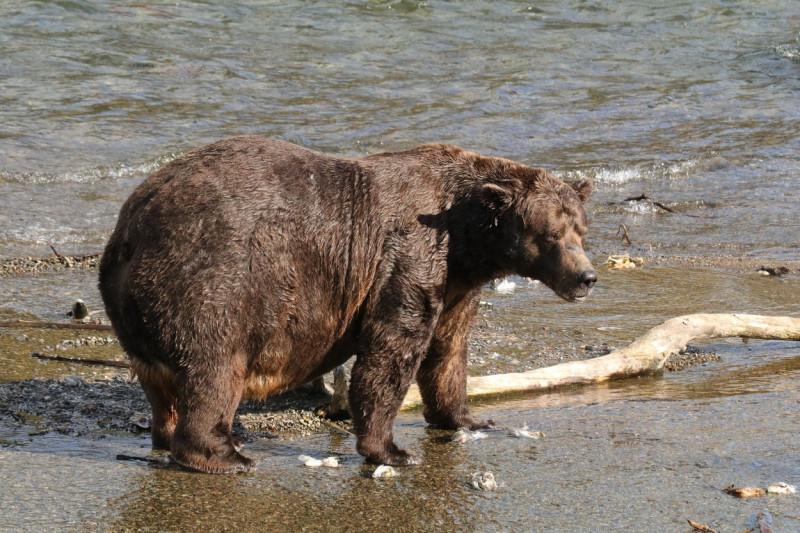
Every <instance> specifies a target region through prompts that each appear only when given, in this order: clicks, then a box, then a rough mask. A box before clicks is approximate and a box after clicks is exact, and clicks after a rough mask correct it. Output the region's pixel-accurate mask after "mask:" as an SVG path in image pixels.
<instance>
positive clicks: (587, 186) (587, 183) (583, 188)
mask: <svg viewBox="0 0 800 533" xmlns="http://www.w3.org/2000/svg"><path fill="white" fill-rule="evenodd" d="M572 188H573V189H575V192H576V193H578V198H580V199H581V202H586V200H588V199H589V195H591V194H592V189H594V181H592V178H586V179H585V180H582V181H581V182H580V183H573V184H572Z"/></svg>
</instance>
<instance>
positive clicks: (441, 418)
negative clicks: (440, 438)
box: [417, 289, 494, 430]
mask: <svg viewBox="0 0 800 533" xmlns="http://www.w3.org/2000/svg"><path fill="white" fill-rule="evenodd" d="M479 301H480V289H476V290H473V291H470V292H468V293H467V294H465V295H464V296H462V297H461V298H459V299H458V300H456V301H454V302H452V303H450V304H449V305H448V306H447V308H446V309H445V310H444V311H443V312H442V314H441V316H440V318H439V321H438V322H437V324H436V327H435V329H434V335H433V338H432V339H431V343H430V347H429V349H428V353H427V355H426V356H425V359H423V361H422V364H421V366H420V368H419V371H418V372H417V382H418V383H419V390H420V394H421V396H422V400H423V402H424V404H425V411H424V416H425V421H426V422H428V423H429V424H432V425H434V426H437V427H440V428H443V429H458V428H461V427H466V428H469V429H472V430H475V429H486V428H491V427H494V422H493V421H492V420H480V419H477V418H475V417H473V416H472V415H471V414H470V413H469V409H468V408H467V336H468V334H469V329H470V326H471V325H472V322H473V320H474V318H475V314H476V313H477V310H478V303H479Z"/></svg>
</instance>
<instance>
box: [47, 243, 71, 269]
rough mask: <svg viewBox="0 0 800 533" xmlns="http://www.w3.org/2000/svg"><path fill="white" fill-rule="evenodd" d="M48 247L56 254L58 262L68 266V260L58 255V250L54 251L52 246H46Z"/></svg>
mask: <svg viewBox="0 0 800 533" xmlns="http://www.w3.org/2000/svg"><path fill="white" fill-rule="evenodd" d="M48 246H49V247H50V249H51V250H53V253H54V254H56V257H57V258H58V260H59V261H61V262H62V263H64V264H65V265H69V263H70V260H69V259H68V258H67V257H65V256H63V255H61V254H60V253H58V250H56V249H55V247H54V246H53V245H52V244H48Z"/></svg>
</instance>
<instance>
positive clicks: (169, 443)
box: [100, 136, 597, 473]
mask: <svg viewBox="0 0 800 533" xmlns="http://www.w3.org/2000/svg"><path fill="white" fill-rule="evenodd" d="M591 188H592V183H591V181H589V180H586V181H583V182H581V183H580V184H577V185H574V186H569V185H566V184H565V183H564V182H562V181H561V180H559V179H558V178H556V177H554V176H553V175H551V174H549V173H548V172H546V171H545V170H542V169H536V168H529V167H527V166H524V165H521V164H518V163H515V162H513V161H509V160H506V159H501V158H496V157H483V156H480V155H477V154H474V153H471V152H468V151H465V150H462V149H460V148H457V147H455V146H449V145H445V144H428V145H423V146H419V147H417V148H414V149H411V150H407V151H402V152H395V153H380V154H375V155H371V156H367V157H361V158H353V159H350V158H343V157H335V156H332V155H327V154H322V153H318V152H314V151H311V150H308V149H306V148H302V147H299V146H295V145H292V144H289V143H286V142H282V141H277V140H268V139H265V138H262V137H257V136H242V137H234V138H230V139H226V140H222V141H219V142H216V143H214V144H211V145H209V146H206V147H204V148H200V149H198V150H195V151H192V152H189V153H187V154H185V155H184V156H182V157H179V158H177V159H175V160H174V161H172V162H171V163H169V164H167V165H166V166H164V167H163V168H161V169H160V170H158V171H157V172H155V173H154V174H152V175H151V176H150V177H148V178H147V179H146V180H145V181H144V182H143V183H142V184H141V185H139V187H138V188H137V189H136V190H135V191H134V192H133V194H132V195H131V197H130V198H129V199H128V200H127V201H126V202H125V204H124V205H123V206H122V210H121V212H120V215H119V220H118V222H117V226H116V229H115V230H114V232H113V234H112V235H111V238H110V240H109V242H108V245H107V247H106V249H105V253H104V254H103V258H102V262H101V265H100V291H101V293H102V296H103V301H104V303H105V306H106V310H107V312H108V316H109V318H110V319H111V323H112V324H113V326H114V330H115V331H116V333H117V335H118V336H119V339H120V341H121V343H122V346H123V347H124V348H125V350H126V351H127V353H128V355H129V356H130V358H131V362H132V368H133V370H134V372H135V374H136V375H137V376H138V379H139V380H140V382H141V384H142V388H143V389H144V392H145V394H146V395H147V398H148V400H149V401H150V404H151V406H152V409H153V427H152V441H153V446H154V447H155V448H163V449H168V450H170V451H171V454H172V457H173V459H174V460H175V461H177V462H178V463H180V464H181V465H184V466H187V467H189V468H192V469H196V470H200V471H203V472H217V473H222V472H237V471H247V470H249V469H251V468H252V465H253V462H252V461H251V460H250V459H248V458H246V457H244V456H243V455H241V454H240V453H239V449H240V443H239V442H238V439H236V438H235V437H234V436H232V435H231V424H232V422H233V417H234V414H235V412H236V409H237V406H238V405H239V402H240V400H241V398H242V396H243V395H249V396H254V397H257V398H266V397H267V396H268V395H270V394H273V393H277V392H281V391H285V390H287V389H290V388H292V387H294V386H296V385H298V384H301V383H305V382H308V381H310V380H312V379H314V378H316V377H318V376H320V375H322V374H324V373H325V372H328V371H330V370H331V369H333V368H335V367H337V366H338V365H340V364H342V363H343V362H344V361H346V360H347V359H348V358H350V357H351V356H353V355H355V356H356V361H355V364H354V366H353V371H352V379H351V385H350V392H349V399H350V408H351V411H352V416H353V425H354V427H355V432H356V436H357V443H356V447H357V450H358V452H359V453H360V454H362V455H364V456H366V457H367V458H368V459H369V460H371V461H374V462H378V463H384V464H390V465H410V464H415V463H417V462H418V461H419V460H418V458H417V456H416V455H414V454H412V453H409V452H407V451H405V450H403V449H400V448H398V447H397V446H396V445H395V444H394V442H393V436H392V427H393V424H394V419H395V417H396V415H397V412H398V410H399V408H400V405H401V402H402V401H403V398H404V396H405V394H406V392H407V390H408V387H409V385H410V383H411V381H412V380H413V379H414V378H416V380H417V382H418V384H419V387H420V390H421V393H422V397H423V399H424V403H425V411H424V417H425V420H426V421H427V422H429V423H431V424H434V425H437V426H439V427H443V428H450V429H456V428H459V427H469V428H473V429H475V428H483V427H487V426H488V425H489V424H490V423H491V422H490V421H489V422H487V421H483V420H478V419H475V418H473V417H472V416H471V415H470V413H469V411H468V409H467V403H466V358H467V342H466V337H467V334H468V332H469V328H470V324H471V322H472V320H473V318H474V317H475V314H476V310H477V306H478V302H479V296H480V291H481V286H482V285H484V284H485V283H487V282H488V281H490V280H492V279H494V278H498V277H501V276H506V275H510V274H516V275H519V276H526V277H531V278H535V279H538V280H541V281H542V282H543V283H545V284H546V285H548V286H549V287H550V288H551V289H553V291H555V293H556V294H558V295H559V296H561V297H563V298H564V299H566V300H570V301H579V300H582V299H583V298H584V297H585V296H587V295H588V294H589V292H590V291H591V288H592V285H593V284H594V283H595V281H596V279H597V276H596V273H595V270H594V269H593V268H592V265H591V263H590V261H589V260H588V259H587V257H586V254H585V253H584V250H583V244H584V238H585V235H586V214H585V211H584V207H583V202H584V201H585V200H586V199H587V197H588V196H589V193H590V191H591Z"/></svg>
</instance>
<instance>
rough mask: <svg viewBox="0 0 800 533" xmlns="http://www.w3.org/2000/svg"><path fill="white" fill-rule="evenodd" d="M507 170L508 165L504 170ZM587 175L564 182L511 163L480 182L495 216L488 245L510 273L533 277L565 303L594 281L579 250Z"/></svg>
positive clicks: (581, 296) (586, 290)
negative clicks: (491, 244)
mask: <svg viewBox="0 0 800 533" xmlns="http://www.w3.org/2000/svg"><path fill="white" fill-rule="evenodd" d="M507 170H510V169H507ZM592 187H593V183H592V180H591V179H586V180H583V181H581V182H580V183H577V184H574V185H567V184H566V183H564V182H563V181H561V180H560V179H558V178H556V177H555V176H553V175H552V174H550V173H548V172H547V171H545V170H542V169H534V168H529V167H522V166H519V167H516V168H514V169H513V171H511V172H508V173H506V175H505V179H503V180H502V181H490V182H486V183H484V184H483V185H482V194H483V197H484V205H488V206H489V207H490V209H491V211H492V212H493V214H494V216H495V218H494V221H493V224H494V225H495V227H496V231H495V232H494V234H495V236H496V237H497V238H498V240H499V242H497V243H495V246H494V247H493V248H494V250H495V251H497V253H499V254H501V256H502V257H501V258H499V259H500V260H501V261H502V262H503V263H504V264H505V265H507V267H510V270H511V272H513V273H514V274H517V275H520V276H524V277H530V278H533V279H537V280H539V281H541V282H542V283H544V284H545V285H547V286H548V287H550V288H551V289H552V290H553V291H554V292H555V293H556V294H557V295H559V296H561V297H562V298H564V299H565V300H568V301H571V302H578V301H581V300H583V299H584V298H585V297H586V296H588V295H589V293H590V292H591V291H592V286H593V285H594V284H595V282H596V281H597V272H596V271H595V269H594V268H593V267H592V263H591V262H590V261H589V258H588V257H586V253H585V252H584V249H583V247H584V243H585V238H586V230H587V225H586V211H585V210H584V207H583V204H584V202H585V201H586V200H587V199H588V198H589V195H590V194H591V191H592Z"/></svg>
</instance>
